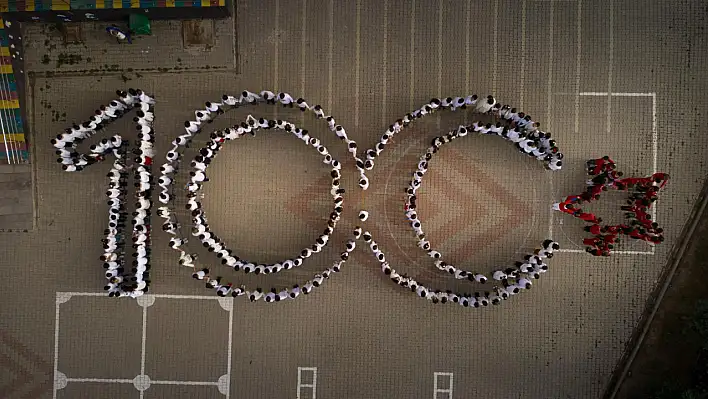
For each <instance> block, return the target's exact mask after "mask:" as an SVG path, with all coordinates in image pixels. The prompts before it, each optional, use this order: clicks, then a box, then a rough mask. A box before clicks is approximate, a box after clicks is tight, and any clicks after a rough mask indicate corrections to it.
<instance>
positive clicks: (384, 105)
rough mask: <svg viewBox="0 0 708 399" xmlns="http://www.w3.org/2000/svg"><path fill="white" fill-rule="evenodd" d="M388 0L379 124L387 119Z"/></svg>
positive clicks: (385, 2) (385, 7) (385, 4)
mask: <svg viewBox="0 0 708 399" xmlns="http://www.w3.org/2000/svg"><path fill="white" fill-rule="evenodd" d="M388 1H389V0H384V11H383V12H384V14H383V60H382V62H381V63H382V64H383V68H382V69H383V76H382V79H383V82H382V83H381V124H382V125H386V122H387V121H388V119H387V118H388V116H387V115H386V113H387V112H388V93H387V91H388Z"/></svg>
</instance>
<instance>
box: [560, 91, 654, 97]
mask: <svg viewBox="0 0 708 399" xmlns="http://www.w3.org/2000/svg"><path fill="white" fill-rule="evenodd" d="M655 94H656V93H622V92H614V93H612V97H651V96H653V95H655ZM553 95H556V96H577V95H580V96H585V97H606V96H609V95H610V94H609V93H607V92H606V91H581V92H580V93H553Z"/></svg>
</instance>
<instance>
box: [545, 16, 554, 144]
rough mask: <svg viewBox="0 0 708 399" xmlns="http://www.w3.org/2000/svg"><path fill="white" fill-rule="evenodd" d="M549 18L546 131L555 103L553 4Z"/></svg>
mask: <svg viewBox="0 0 708 399" xmlns="http://www.w3.org/2000/svg"><path fill="white" fill-rule="evenodd" d="M549 9H550V11H549V16H548V95H547V97H546V129H548V131H550V130H551V115H552V102H553V91H552V90H553V16H554V15H553V14H554V9H553V2H551V4H550V7H549Z"/></svg>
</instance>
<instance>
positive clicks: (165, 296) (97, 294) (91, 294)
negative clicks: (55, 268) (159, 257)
mask: <svg viewBox="0 0 708 399" xmlns="http://www.w3.org/2000/svg"><path fill="white" fill-rule="evenodd" d="M57 294H62V295H71V296H89V297H101V298H106V299H111V300H115V299H114V298H109V297H108V295H106V294H105V292H63V291H60V292H57ZM150 295H152V296H153V297H155V298H163V299H211V300H218V299H219V298H220V297H219V296H216V295H214V296H206V295H173V294H150Z"/></svg>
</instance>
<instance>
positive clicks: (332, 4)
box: [327, 0, 334, 112]
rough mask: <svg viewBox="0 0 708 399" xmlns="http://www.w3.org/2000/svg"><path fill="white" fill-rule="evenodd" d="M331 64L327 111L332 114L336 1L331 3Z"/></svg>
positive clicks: (329, 58)
mask: <svg viewBox="0 0 708 399" xmlns="http://www.w3.org/2000/svg"><path fill="white" fill-rule="evenodd" d="M327 60H328V62H329V76H328V78H327V111H328V112H332V95H333V93H332V90H333V87H332V86H333V84H334V68H333V66H332V64H333V63H334V0H330V1H329V51H328V53H327Z"/></svg>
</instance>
